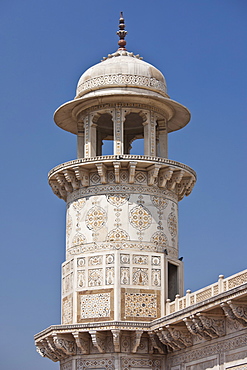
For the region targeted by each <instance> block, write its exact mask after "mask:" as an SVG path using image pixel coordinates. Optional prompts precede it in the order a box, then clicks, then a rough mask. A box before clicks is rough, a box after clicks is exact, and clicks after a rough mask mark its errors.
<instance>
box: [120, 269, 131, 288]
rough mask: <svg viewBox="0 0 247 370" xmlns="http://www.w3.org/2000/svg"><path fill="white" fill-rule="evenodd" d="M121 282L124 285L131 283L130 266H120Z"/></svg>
mask: <svg viewBox="0 0 247 370" xmlns="http://www.w3.org/2000/svg"><path fill="white" fill-rule="evenodd" d="M120 283H121V284H124V285H129V283H130V269H129V267H121V268H120Z"/></svg>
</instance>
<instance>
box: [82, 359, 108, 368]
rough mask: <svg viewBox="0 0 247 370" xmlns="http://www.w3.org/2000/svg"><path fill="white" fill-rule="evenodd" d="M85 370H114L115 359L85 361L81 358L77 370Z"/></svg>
mask: <svg viewBox="0 0 247 370" xmlns="http://www.w3.org/2000/svg"><path fill="white" fill-rule="evenodd" d="M85 369H98V370H105V369H107V370H114V369H115V366H114V359H107V358H105V359H97V358H95V359H93V360H83V359H81V358H79V359H78V360H77V369H76V370H85Z"/></svg>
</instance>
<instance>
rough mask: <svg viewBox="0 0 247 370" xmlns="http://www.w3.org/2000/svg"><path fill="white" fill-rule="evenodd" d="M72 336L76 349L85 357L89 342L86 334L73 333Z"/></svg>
mask: <svg viewBox="0 0 247 370" xmlns="http://www.w3.org/2000/svg"><path fill="white" fill-rule="evenodd" d="M72 334H73V337H74V338H75V342H76V345H77V347H78V348H80V350H81V352H82V353H83V354H84V355H87V354H88V353H89V341H90V337H89V335H88V333H79V332H73V333H72Z"/></svg>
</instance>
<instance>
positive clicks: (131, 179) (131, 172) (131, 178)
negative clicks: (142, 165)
mask: <svg viewBox="0 0 247 370" xmlns="http://www.w3.org/2000/svg"><path fill="white" fill-rule="evenodd" d="M136 165H137V162H129V183H130V184H134V181H135V171H136Z"/></svg>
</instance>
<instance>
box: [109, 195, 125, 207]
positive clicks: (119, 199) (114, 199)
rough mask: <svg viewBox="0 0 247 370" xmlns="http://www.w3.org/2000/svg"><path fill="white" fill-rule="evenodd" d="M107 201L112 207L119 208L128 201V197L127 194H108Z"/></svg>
mask: <svg viewBox="0 0 247 370" xmlns="http://www.w3.org/2000/svg"><path fill="white" fill-rule="evenodd" d="M107 200H108V202H109V203H111V204H112V205H114V206H116V207H119V206H121V205H123V204H124V203H126V202H127V201H128V200H129V195H127V194H110V195H108V196H107Z"/></svg>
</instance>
